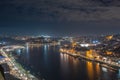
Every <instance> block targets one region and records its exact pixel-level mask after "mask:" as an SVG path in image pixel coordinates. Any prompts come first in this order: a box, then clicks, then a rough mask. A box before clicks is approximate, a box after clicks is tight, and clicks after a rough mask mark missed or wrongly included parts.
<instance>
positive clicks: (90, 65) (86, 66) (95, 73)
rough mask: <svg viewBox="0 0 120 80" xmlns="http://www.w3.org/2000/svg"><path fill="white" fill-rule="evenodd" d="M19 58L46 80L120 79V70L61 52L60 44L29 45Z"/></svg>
mask: <svg viewBox="0 0 120 80" xmlns="http://www.w3.org/2000/svg"><path fill="white" fill-rule="evenodd" d="M21 52H22V54H20V55H19V56H18V57H19V60H20V62H21V63H23V64H24V65H25V66H27V67H29V69H31V70H32V72H33V73H35V74H37V76H43V77H44V78H45V80H120V70H118V71H114V70H110V69H108V68H105V67H102V66H101V65H100V64H99V63H95V62H90V61H85V60H79V59H77V58H73V57H71V56H69V55H67V54H62V53H59V46H51V45H41V46H28V45H26V49H25V50H24V51H21Z"/></svg>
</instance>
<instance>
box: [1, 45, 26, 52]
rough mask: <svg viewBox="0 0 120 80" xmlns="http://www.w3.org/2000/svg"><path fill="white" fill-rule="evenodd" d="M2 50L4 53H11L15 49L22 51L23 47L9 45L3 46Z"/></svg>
mask: <svg viewBox="0 0 120 80" xmlns="http://www.w3.org/2000/svg"><path fill="white" fill-rule="evenodd" d="M2 48H3V49H5V50H6V51H13V50H15V49H24V48H25V47H24V46H20V45H10V46H4V47H2Z"/></svg>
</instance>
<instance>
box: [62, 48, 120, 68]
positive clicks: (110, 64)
mask: <svg viewBox="0 0 120 80" xmlns="http://www.w3.org/2000/svg"><path fill="white" fill-rule="evenodd" d="M60 52H61V53H65V54H68V55H70V56H73V57H75V58H78V59H85V60H89V61H94V62H98V63H101V64H106V65H108V66H110V67H113V68H116V69H120V64H118V63H116V62H113V61H111V62H109V61H104V60H102V59H99V58H90V57H86V56H85V55H81V54H78V53H79V52H74V53H71V52H70V51H69V49H64V48H60Z"/></svg>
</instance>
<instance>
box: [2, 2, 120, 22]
mask: <svg viewBox="0 0 120 80" xmlns="http://www.w3.org/2000/svg"><path fill="white" fill-rule="evenodd" d="M119 6H120V1H119V0H0V12H1V13H0V14H1V15H2V16H3V15H4V14H6V15H10V14H11V16H13V15H14V16H15V15H16V16H20V17H21V16H26V15H27V16H29V19H31V20H32V19H36V20H40V21H56V20H57V21H81V20H109V19H120V16H119V14H120V11H119V10H120V7H119ZM6 15H4V16H6ZM33 17H34V18H33ZM25 18H26V17H25ZM23 19H24V17H23Z"/></svg>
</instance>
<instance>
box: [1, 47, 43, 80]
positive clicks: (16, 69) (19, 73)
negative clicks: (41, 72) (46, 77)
mask: <svg viewBox="0 0 120 80" xmlns="http://www.w3.org/2000/svg"><path fill="white" fill-rule="evenodd" d="M1 52H2V55H3V56H5V57H6V58H7V60H8V61H7V62H6V63H7V64H8V65H9V67H10V69H11V71H10V74H12V75H14V76H15V77H17V78H19V79H20V80H41V79H38V78H36V77H35V76H34V75H32V74H30V72H29V71H27V70H25V69H24V68H23V67H22V66H21V65H20V64H19V63H17V62H16V60H15V59H14V57H12V56H8V54H7V53H6V52H5V51H4V50H3V48H1Z"/></svg>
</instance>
